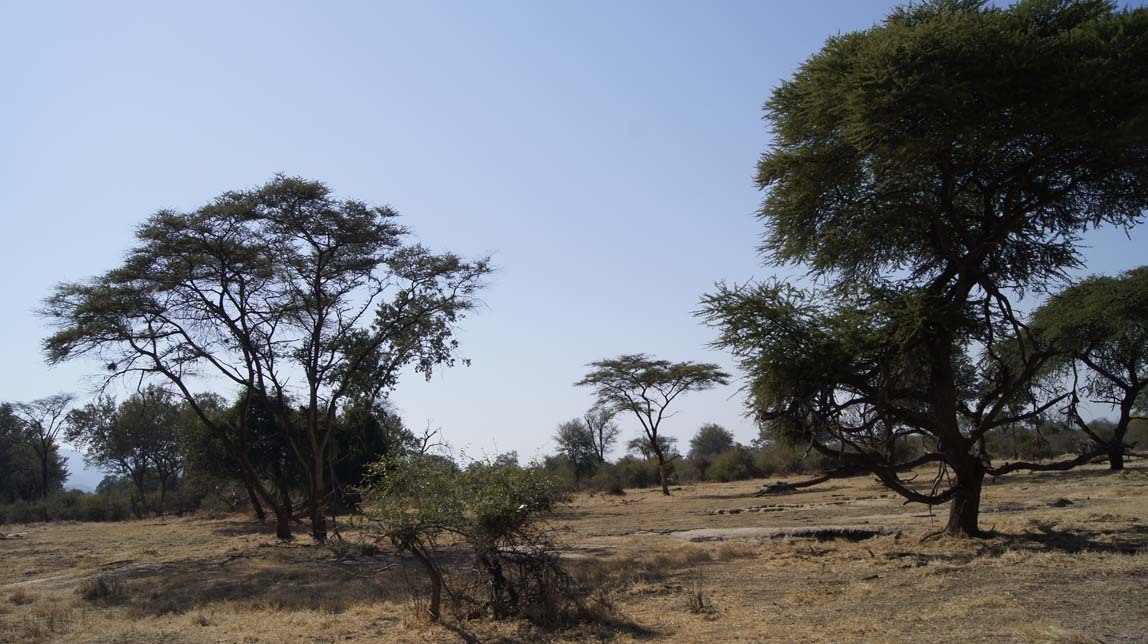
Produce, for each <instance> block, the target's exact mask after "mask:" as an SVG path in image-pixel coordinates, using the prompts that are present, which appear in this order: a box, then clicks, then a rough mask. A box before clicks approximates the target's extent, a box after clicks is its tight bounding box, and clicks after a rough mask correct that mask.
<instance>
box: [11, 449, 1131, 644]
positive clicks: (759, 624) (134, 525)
mask: <svg viewBox="0 0 1148 644" xmlns="http://www.w3.org/2000/svg"><path fill="white" fill-rule="evenodd" d="M761 483H762V482H761V481H750V482H743V483H731V484H705V485H697V486H690V487H687V488H685V489H679V490H675V493H674V496H672V497H670V498H665V497H662V496H661V494H660V493H658V492H657V491H655V490H632V491H629V492H628V493H627V494H626V495H625V496H624V497H609V496H585V495H582V496H578V497H577V498H575V500H574V502H573V503H572V504H571V506H570V507H569V508H567V509H566V510H564V511H563V512H562V513H561V515H560V516H559V517H557V518H556V519H555V520H554V521H553V523H554V527H555V528H556V529H557V530H558V534H559V537H560V540H561V541H562V542H563V543H564V544H566V546H567V548H568V549H567V550H566V553H565V557H566V561H567V565H568V567H569V568H570V570H571V572H572V573H573V575H574V576H575V578H576V579H577V580H578V581H579V582H580V583H581V584H582V586H583V587H584V588H587V589H593V592H590V593H589V595H588V597H587V598H586V599H585V602H586V604H587V605H588V606H591V607H592V608H594V609H595V610H597V611H598V613H599V614H600V616H601V617H602V619H601V621H600V622H599V623H583V624H569V625H566V626H565V627H562V628H558V629H543V628H540V627H537V626H533V625H530V624H528V623H526V622H524V621H505V622H491V621H485V620H466V619H459V618H458V617H454V616H452V617H450V618H448V619H447V620H446V623H445V624H441V625H435V624H431V623H429V622H428V620H427V619H426V618H425V599H424V598H423V592H422V584H423V581H422V578H421V577H420V576H419V573H418V570H417V569H416V568H415V567H413V566H411V565H410V562H408V561H405V560H403V559H402V558H400V557H397V556H395V555H394V554H393V553H391V552H389V551H388V550H386V549H382V550H381V551H379V552H378V553H375V554H372V553H370V552H365V551H364V550H363V549H361V548H359V547H357V546H356V545H355V544H354V543H351V544H350V545H343V546H340V547H335V548H330V547H320V546H315V545H312V544H310V542H309V539H307V538H306V536H305V534H304V531H303V530H302V529H300V530H299V538H298V539H297V541H296V543H294V544H290V545H282V544H278V543H276V542H275V540H274V539H273V538H272V537H271V536H270V530H269V528H268V527H267V526H261V525H259V524H258V523H256V522H253V521H251V520H250V519H248V518H247V517H242V516H230V517H224V518H217V519H208V518H194V517H192V518H168V519H157V520H147V521H136V522H128V523H117V524H80V523H64V524H34V525H29V526H20V527H18V528H9V527H6V531H7V530H9V529H11V530H18V531H20V532H24V533H26V536H25V537H24V538H23V539H16V540H6V541H0V562H2V563H3V565H2V566H0V642H55V641H60V642H109V643H110V642H122V643H128V642H141V643H142V642H156V643H158V642H174V643H177V644H179V643H198V642H252V643H254V642H276V643H278V642H377V641H384V642H424V641H443V642H451V641H481V642H532V641H556V642H562V641H602V640H607V641H618V642H634V641H651V640H652V641H664V642H679V641H681V642H761V641H776V642H792V641H800V642H819V641H820V642H874V641H879V642H885V641H902V642H917V641H919V642H937V641H958V640H959V641H962V642H1013V641H1023V642H1093V641H1103V642H1138V641H1144V640H1145V638H1146V637H1148V636H1146V635H1145V633H1148V610H1145V605H1146V600H1148V470H1145V469H1139V468H1133V469H1130V470H1128V471H1127V472H1125V473H1123V474H1110V473H1108V472H1106V471H1104V470H1103V469H1102V468H1100V467H1095V468H1086V469H1083V470H1079V471H1075V472H1069V473H1055V474H1052V473H1050V474H1032V475H1016V476H1012V477H1009V478H1006V479H1002V480H1000V481H997V482H996V483H993V484H990V485H988V486H987V487H986V489H985V494H984V509H985V512H984V514H983V517H982V527H984V528H987V529H992V530H994V536H993V537H991V538H987V539H978V540H972V541H959V540H952V539H945V538H929V539H925V540H924V541H922V537H925V536H926V535H928V534H930V533H931V532H934V531H936V530H938V529H939V528H940V527H941V526H942V525H943V523H944V515H943V509H940V508H938V511H937V514H936V515H935V516H930V513H929V512H928V510H927V509H925V508H922V507H921V506H913V505H904V504H903V503H902V502H901V500H900V499H899V498H896V497H894V496H892V495H891V494H889V493H888V492H887V491H885V490H883V489H882V488H881V487H879V486H878V485H876V484H875V483H873V482H872V481H870V480H868V479H866V478H857V479H851V480H846V481H833V482H830V483H828V484H826V485H824V486H822V487H820V488H812V489H809V490H807V491H801V492H798V493H794V494H788V495H783V496H774V497H764V498H754V497H752V496H750V495H751V493H752V492H753V491H754V490H756V489H757V488H758V487H759V486H760V485H761ZM1065 500H1066V501H1068V503H1064V502H1063V501H1065ZM1055 502H1059V503H1055ZM1054 503H1055V504H1054ZM1058 506H1059V507H1058ZM815 526H842V527H874V528H876V527H881V528H895V529H897V530H898V532H897V533H896V534H888V535H885V536H878V537H875V538H872V539H866V540H861V541H845V540H830V541H815V540H811V539H798V538H792V537H786V536H784V535H785V529H793V528H809V527H815ZM700 529H705V532H704V533H697V532H695V533H686V531H689V530H700ZM683 533H684V534H683ZM344 535H345V536H347V538H348V540H349V541H351V542H355V541H356V540H357V539H358V538H359V537H358V536H357V535H356V533H355V532H354V531H353V530H345V531H344ZM699 535H704V538H705V539H707V540H706V541H700V542H691V541H689V540H688V539H689V538H691V536H692V537H693V538H702V537H700V536H699ZM100 576H102V577H104V578H105V581H107V580H109V579H113V580H114V583H112V584H111V586H108V587H112V588H114V591H112V592H110V593H109V594H106V595H102V596H99V597H95V598H92V599H85V598H84V597H83V596H82V594H81V593H80V592H78V590H79V589H81V588H91V587H93V583H94V582H93V580H94V579H95V578H96V577H100ZM89 595H90V593H89Z"/></svg>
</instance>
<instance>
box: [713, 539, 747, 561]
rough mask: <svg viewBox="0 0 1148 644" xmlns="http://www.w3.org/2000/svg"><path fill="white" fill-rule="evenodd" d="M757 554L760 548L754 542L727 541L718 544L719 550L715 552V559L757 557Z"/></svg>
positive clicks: (729, 559)
mask: <svg viewBox="0 0 1148 644" xmlns="http://www.w3.org/2000/svg"><path fill="white" fill-rule="evenodd" d="M757 554H758V548H757V546H755V545H753V544H749V543H738V542H735V541H725V542H722V544H721V545H720V546H718V549H717V551H716V552H715V553H714V559H717V560H718V561H733V560H735V559H748V558H752V557H756V556H757Z"/></svg>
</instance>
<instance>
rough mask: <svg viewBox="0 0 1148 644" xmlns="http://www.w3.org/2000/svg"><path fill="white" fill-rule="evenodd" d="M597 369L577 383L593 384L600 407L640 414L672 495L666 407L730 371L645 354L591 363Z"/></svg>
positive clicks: (665, 489) (723, 380)
mask: <svg viewBox="0 0 1148 644" xmlns="http://www.w3.org/2000/svg"><path fill="white" fill-rule="evenodd" d="M589 366H591V367H593V370H592V371H591V372H590V373H588V374H586V376H585V377H584V378H582V379H581V380H579V381H578V382H577V383H575V384H576V385H578V386H583V387H592V388H593V389H594V393H595V394H596V395H597V399H598V402H597V406H598V407H601V408H603V409H610V410H614V411H616V412H622V411H627V412H630V413H632V414H634V416H635V417H637V419H638V422H640V423H641V424H642V431H643V433H644V435H645V438H646V441H647V443H648V444H649V448H650V451H651V452H652V453H653V455H654V456H655V457H656V458H657V460H658V472H659V477H660V478H661V483H662V494H665V495H667V496H669V494H670V487H669V483H668V482H667V481H666V463H667V461H668V458H667V454H666V453H665V450H664V448H663V443H662V442H661V441H659V440H658V439H659V434H658V430H659V428H660V427H661V424H662V421H663V420H664V419H665V418H666V409H667V408H668V407H669V406H670V404H671V403H672V402H673V401H674V400H675V399H677V397H678V396H680V395H682V394H684V393H686V392H688V391H702V390H705V389H710V388H712V387H714V386H715V385H724V384H727V383H729V374H727V373H726V372H724V371H722V370H721V369H720V368H719V367H718V366H717V365H716V364H708V363H696V362H669V361H667V360H657V359H655V358H652V357H650V356H648V355H646V354H644V353H637V354H629V355H621V356H618V357H617V358H611V359H607V360H599V361H597V362H592V363H590V365H589Z"/></svg>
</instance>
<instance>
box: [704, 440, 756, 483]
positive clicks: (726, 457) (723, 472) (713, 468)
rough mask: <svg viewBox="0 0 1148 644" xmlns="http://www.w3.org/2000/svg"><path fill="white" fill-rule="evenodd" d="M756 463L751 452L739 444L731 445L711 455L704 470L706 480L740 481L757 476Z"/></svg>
mask: <svg viewBox="0 0 1148 644" xmlns="http://www.w3.org/2000/svg"><path fill="white" fill-rule="evenodd" d="M757 472H758V470H757V463H756V462H755V460H754V457H753V453H752V452H751V451H750V450H749V449H747V448H745V447H742V446H741V445H738V446H736V447H731V448H729V449H727V450H726V451H724V452H721V453H720V454H717V455H715V456H713V460H712V461H711V462H710V465H709V467H707V468H706V470H705V477H706V480H707V481H722V482H727V483H728V482H729V481H741V480H744V479H748V478H753V477H754V476H757Z"/></svg>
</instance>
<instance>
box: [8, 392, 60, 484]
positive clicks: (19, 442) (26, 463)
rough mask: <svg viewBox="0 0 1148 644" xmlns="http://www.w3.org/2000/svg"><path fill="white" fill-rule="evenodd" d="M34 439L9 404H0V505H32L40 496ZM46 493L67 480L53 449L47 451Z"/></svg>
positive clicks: (54, 446)
mask: <svg viewBox="0 0 1148 644" xmlns="http://www.w3.org/2000/svg"><path fill="white" fill-rule="evenodd" d="M36 441H37V438H36V436H35V435H34V433H33V432H32V431H31V430H30V429H29V428H28V426H27V423H25V422H24V420H23V419H22V418H20V416H19V415H17V413H16V411H15V407H14V405H12V404H11V403H6V402H5V403H0V503H11V502H12V501H17V500H21V501H34V500H36V499H39V498H42V497H43V496H44V490H45V487H44V481H43V478H42V477H43V473H42V472H41V464H42V463H41V460H40V457H39V455H38V454H37V453H36V449H35V445H36ZM49 452H50V455H51V457H50V458H49V463H48V486H47V488H46V489H47V490H49V491H52V490H57V489H59V488H60V486H61V485H62V484H63V483H64V480H65V479H66V478H67V476H68V470H67V468H66V463H65V461H64V458H63V457H62V456H60V454H59V450H58V449H57V446H56V445H55V444H53V445H52V446H51V447H50V449H49Z"/></svg>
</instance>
